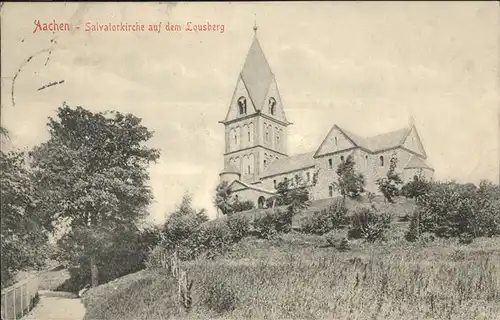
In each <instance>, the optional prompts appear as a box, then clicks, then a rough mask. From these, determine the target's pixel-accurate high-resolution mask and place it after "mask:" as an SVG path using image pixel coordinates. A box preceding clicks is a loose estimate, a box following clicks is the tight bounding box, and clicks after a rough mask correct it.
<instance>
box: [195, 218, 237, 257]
mask: <svg viewBox="0 0 500 320" xmlns="http://www.w3.org/2000/svg"><path fill="white" fill-rule="evenodd" d="M191 243H192V246H193V247H194V254H195V255H199V254H202V253H205V254H206V255H207V257H209V258H213V257H215V256H216V255H218V254H220V253H222V252H224V251H225V250H227V248H228V247H229V246H230V245H231V244H232V243H233V241H232V236H231V230H230V229H229V227H228V226H227V224H226V223H225V221H223V220H213V221H208V222H205V223H204V224H202V225H201V226H200V228H199V229H198V230H197V232H195V233H193V235H192V237H191Z"/></svg>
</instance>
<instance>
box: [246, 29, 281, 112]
mask: <svg viewBox="0 0 500 320" xmlns="http://www.w3.org/2000/svg"><path fill="white" fill-rule="evenodd" d="M273 77H274V75H273V72H272V71H271V67H270V66H269V63H268V62H267V59H266V57H265V56H264V52H263V51H262V48H261V46H260V43H259V40H258V39H257V35H255V36H254V38H253V42H252V45H251V46H250V49H249V50H248V53H247V57H246V60H245V64H244V65H243V69H242V70H241V79H242V80H243V83H244V84H245V86H246V88H247V90H248V94H249V95H250V99H251V100H252V102H253V104H254V106H255V108H256V109H257V110H260V109H261V108H262V106H263V104H264V100H265V99H266V95H267V90H268V89H269V86H270V84H271V81H272V80H273Z"/></svg>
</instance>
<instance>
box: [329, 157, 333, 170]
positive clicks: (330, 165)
mask: <svg viewBox="0 0 500 320" xmlns="http://www.w3.org/2000/svg"><path fill="white" fill-rule="evenodd" d="M328 167H329V168H330V169H333V160H332V159H328Z"/></svg>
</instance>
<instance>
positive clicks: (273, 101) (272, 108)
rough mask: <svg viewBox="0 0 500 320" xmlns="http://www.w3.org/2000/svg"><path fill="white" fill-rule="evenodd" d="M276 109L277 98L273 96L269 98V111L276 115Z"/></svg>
mask: <svg viewBox="0 0 500 320" xmlns="http://www.w3.org/2000/svg"><path fill="white" fill-rule="evenodd" d="M275 111H276V99H274V98H273V97H271V98H269V113H270V114H271V115H273V116H274V112H275Z"/></svg>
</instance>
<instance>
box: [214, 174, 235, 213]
mask: <svg viewBox="0 0 500 320" xmlns="http://www.w3.org/2000/svg"><path fill="white" fill-rule="evenodd" d="M231 203H232V194H231V190H230V189H229V182H227V181H225V180H224V181H221V182H220V183H219V184H218V185H217V187H216V188H215V196H214V205H215V207H216V208H217V210H220V212H222V214H223V215H228V214H231V213H232V211H233V207H232V205H231Z"/></svg>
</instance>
